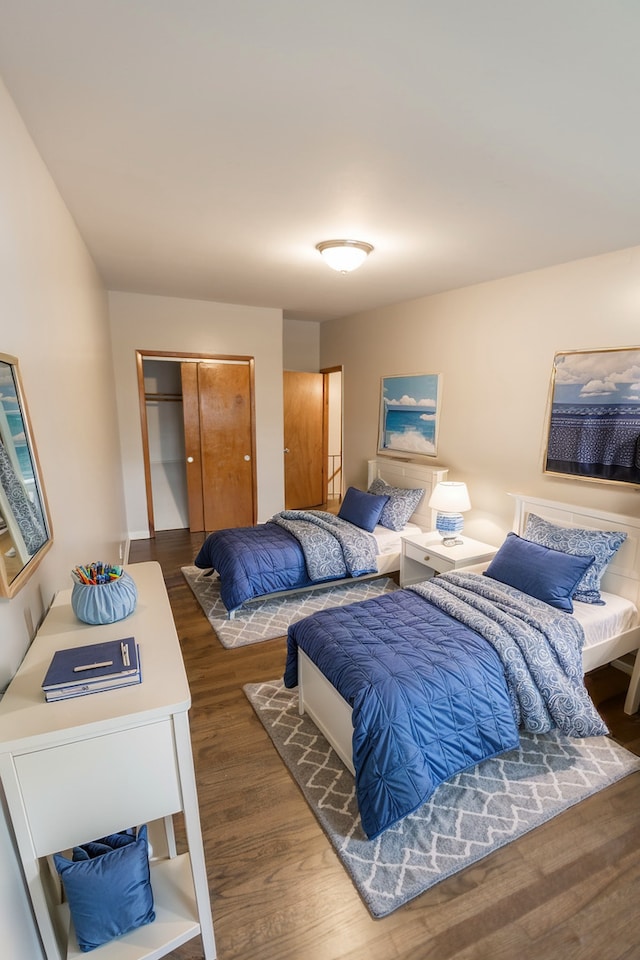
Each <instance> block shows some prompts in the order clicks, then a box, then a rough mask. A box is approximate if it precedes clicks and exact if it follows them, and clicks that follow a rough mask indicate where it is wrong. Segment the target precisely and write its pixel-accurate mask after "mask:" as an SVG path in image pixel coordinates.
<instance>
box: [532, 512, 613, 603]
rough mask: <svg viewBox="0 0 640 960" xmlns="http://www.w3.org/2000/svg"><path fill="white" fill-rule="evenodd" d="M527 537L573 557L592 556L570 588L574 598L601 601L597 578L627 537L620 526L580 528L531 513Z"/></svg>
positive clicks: (589, 601)
mask: <svg viewBox="0 0 640 960" xmlns="http://www.w3.org/2000/svg"><path fill="white" fill-rule="evenodd" d="M524 536H525V538H526V539H527V540H531V541H532V542H533V543H539V544H542V546H543V547H550V548H551V549H552V550H561V551H562V552H563V553H570V554H572V555H573V556H575V557H595V561H594V562H593V563H592V565H591V566H590V567H589V569H588V570H587V571H586V573H585V574H584V576H583V577H582V578H581V580H579V581H578V584H577V586H576V588H575V590H574V591H573V599H574V600H581V601H582V602H583V603H596V604H600V605H602V604H604V600H603V599H602V597H601V596H600V580H601V578H602V574H603V573H604V571H605V568H606V566H607V564H608V563H609V561H610V560H611V558H612V557H613V555H614V554H615V552H616V551H617V550H619V549H620V547H621V546H622V544H623V543H624V541H625V540H626V539H627V535H626V533H624V532H623V531H621V530H583V529H580V528H579V527H559V526H557V525H556V524H555V523H549V521H548V520H543V519H542V517H538V516H536V514H535V513H530V514H529V516H528V518H527V526H526V529H525V532H524Z"/></svg>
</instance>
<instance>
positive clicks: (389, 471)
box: [367, 457, 448, 530]
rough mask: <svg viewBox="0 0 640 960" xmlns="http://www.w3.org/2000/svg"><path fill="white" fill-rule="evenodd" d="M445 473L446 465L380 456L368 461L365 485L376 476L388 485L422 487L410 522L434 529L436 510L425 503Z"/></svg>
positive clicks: (446, 471)
mask: <svg viewBox="0 0 640 960" xmlns="http://www.w3.org/2000/svg"><path fill="white" fill-rule="evenodd" d="M447 473H448V470H447V468H446V467H438V466H431V465H430V464H428V463H411V462H410V461H407V460H394V459H393V458H392V457H380V459H378V460H369V462H368V476H367V486H370V485H371V484H372V483H373V481H374V480H375V479H376V477H380V479H381V480H384V482H385V483H387V484H388V485H389V486H390V487H403V488H405V489H415V488H418V487H422V488H423V489H424V497H423V498H422V500H421V501H420V503H419V504H418V509H417V510H416V511H415V512H414V513H413V514H412V516H411V523H416V524H417V525H418V526H419V527H420V528H421V529H422V530H435V528H436V511H435V510H430V509H429V507H428V506H427V504H428V503H429V497H430V496H431V494H432V493H433V489H434V487H435V485H436V483H440V481H441V480H446V478H447Z"/></svg>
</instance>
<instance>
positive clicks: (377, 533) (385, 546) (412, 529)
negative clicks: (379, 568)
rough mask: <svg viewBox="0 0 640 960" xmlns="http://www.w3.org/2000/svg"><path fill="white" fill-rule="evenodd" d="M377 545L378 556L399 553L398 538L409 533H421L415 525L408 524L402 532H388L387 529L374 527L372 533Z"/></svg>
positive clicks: (378, 526)
mask: <svg viewBox="0 0 640 960" xmlns="http://www.w3.org/2000/svg"><path fill="white" fill-rule="evenodd" d="M372 533H373V535H374V537H375V538H376V543H377V544H378V556H380V557H382V556H385V554H388V553H400V538H401V537H403V536H405V535H406V534H409V533H422V530H421V529H420V527H419V526H418V525H417V524H415V523H408V524H407V525H406V526H404V527H403V528H402V530H389V528H388V527H381V526H380V524H378V525H377V526H375V527H374V528H373V531H372Z"/></svg>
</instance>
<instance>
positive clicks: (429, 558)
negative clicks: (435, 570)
mask: <svg viewBox="0 0 640 960" xmlns="http://www.w3.org/2000/svg"><path fill="white" fill-rule="evenodd" d="M429 560H431V557H430V556H429V554H428V553H425V555H424V562H425V563H429Z"/></svg>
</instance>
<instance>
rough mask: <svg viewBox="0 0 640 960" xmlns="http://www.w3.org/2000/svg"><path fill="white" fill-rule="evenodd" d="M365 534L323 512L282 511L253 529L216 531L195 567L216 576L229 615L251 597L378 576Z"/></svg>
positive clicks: (372, 541) (369, 539) (371, 539)
mask: <svg viewBox="0 0 640 960" xmlns="http://www.w3.org/2000/svg"><path fill="white" fill-rule="evenodd" d="M376 553H377V550H376V540H375V537H373V536H372V535H371V534H370V533H368V532H366V531H365V530H362V529H361V528H360V527H357V526H355V525H354V524H352V523H350V522H349V521H348V520H343V519H341V518H340V517H336V516H334V515H333V514H330V513H325V512H324V511H322V510H285V511H282V512H281V513H278V514H276V515H275V516H274V517H272V518H271V520H269V521H268V522H267V523H262V524H258V525H256V526H254V527H235V528H231V529H227V530H217V531H216V532H215V533H212V534H210V535H209V536H208V537H207V539H206V540H205V542H204V543H203V545H202V547H201V549H200V551H199V553H198V555H197V557H196V558H195V561H194V563H195V565H196V567H200V569H202V570H211V572H212V573H213V571H215V572H216V573H217V574H218V575H219V577H220V598H221V600H222V602H223V603H224V605H225V607H226V608H227V610H228V611H230V612H233V611H235V610H237V609H238V608H239V607H241V606H242V604H243V603H246V602H247V601H248V600H253V599H255V598H256V597H262V596H266V595H268V594H271V593H277V592H279V591H281V590H294V589H298V588H301V587H305V586H310V585H311V584H315V583H324V582H327V583H328V582H330V581H333V580H341V579H344V578H349V577H361V576H364V575H367V574H371V573H376V572H377V562H376Z"/></svg>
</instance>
